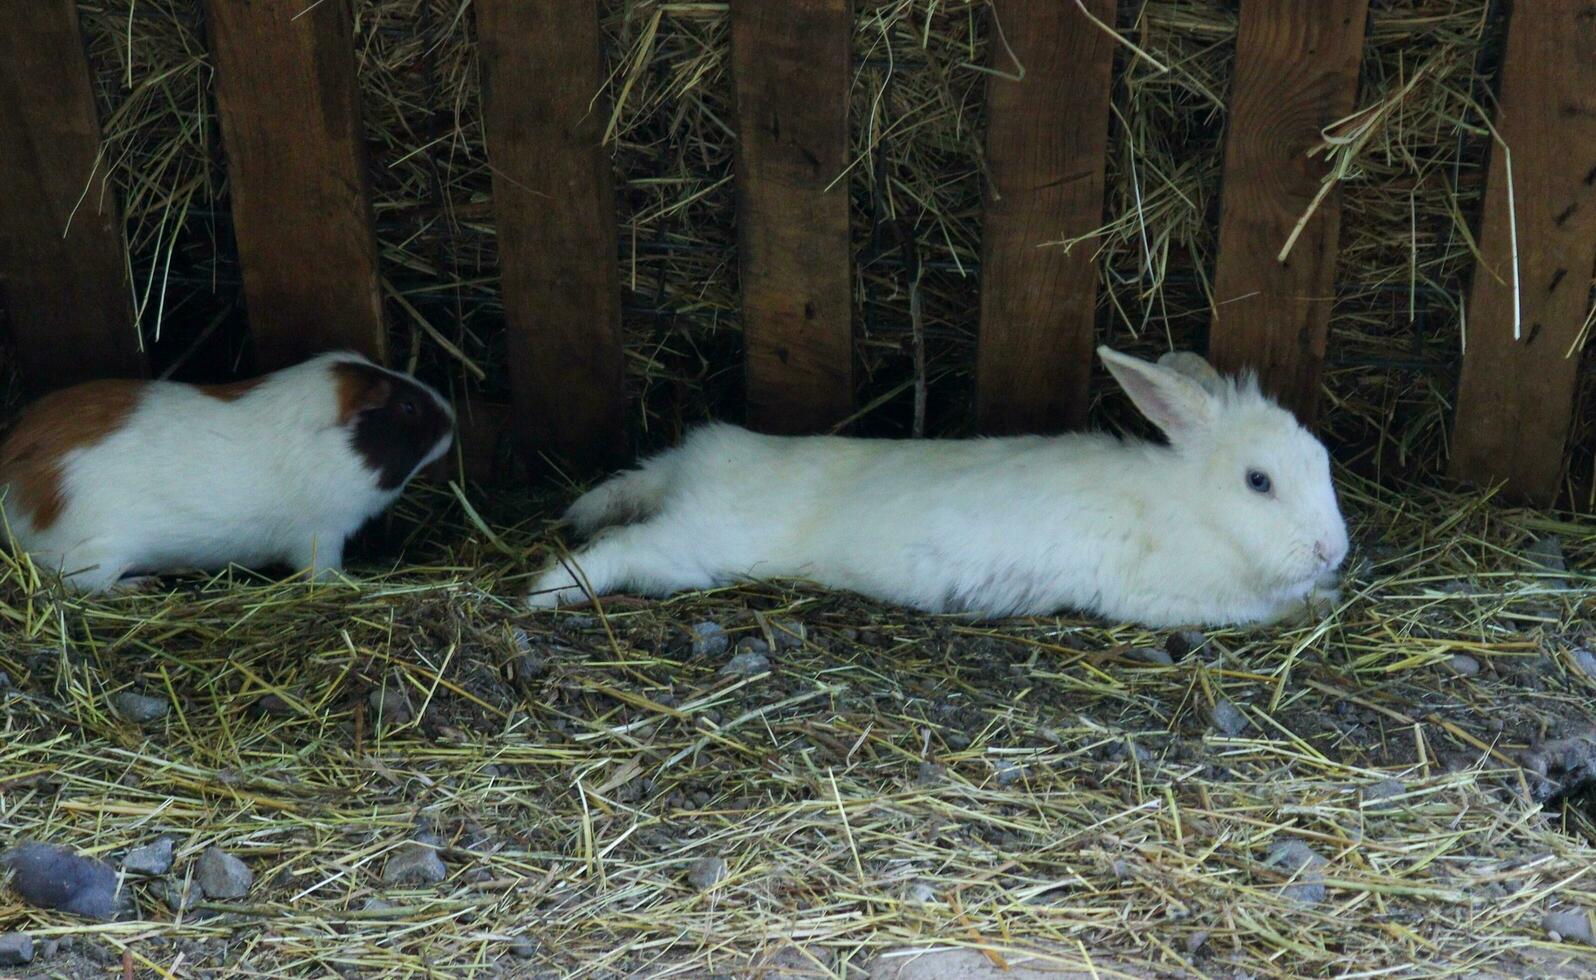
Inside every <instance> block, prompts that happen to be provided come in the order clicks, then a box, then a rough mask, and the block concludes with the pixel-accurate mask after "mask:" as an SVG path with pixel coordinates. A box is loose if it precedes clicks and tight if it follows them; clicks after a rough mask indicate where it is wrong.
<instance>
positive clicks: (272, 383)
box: [0, 353, 453, 591]
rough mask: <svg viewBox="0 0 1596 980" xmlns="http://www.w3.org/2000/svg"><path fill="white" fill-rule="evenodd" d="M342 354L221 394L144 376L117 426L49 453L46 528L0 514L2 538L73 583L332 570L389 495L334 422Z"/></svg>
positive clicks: (95, 586) (355, 358) (91, 585)
mask: <svg viewBox="0 0 1596 980" xmlns="http://www.w3.org/2000/svg"><path fill="white" fill-rule="evenodd" d="M351 361H352V362H363V361H364V359H363V358H361V357H360V356H359V355H355V354H347V353H335V354H324V355H322V356H320V357H316V358H313V359H311V360H309V361H306V362H304V363H302V364H299V365H296V366H294V367H291V368H287V369H284V370H281V371H278V372H276V373H274V374H271V375H269V376H267V378H266V379H265V380H264V381H263V382H262V383H261V384H260V385H258V386H257V387H255V388H254V389H252V390H250V391H248V392H247V393H245V394H244V395H243V396H242V397H239V398H238V399H236V400H234V401H223V400H220V399H217V398H213V397H211V396H209V395H206V394H203V393H202V392H200V391H199V390H198V389H196V388H194V387H192V386H189V385H185V384H177V383H172V382H161V381H155V382H150V383H148V384H147V385H145V386H143V387H142V391H141V394H140V395H139V397H138V402H137V405H136V407H135V408H134V409H133V411H132V413H131V415H130V416H129V417H128V419H127V420H126V423H125V424H124V425H123V426H122V427H121V428H119V429H117V430H116V431H115V432H112V433H111V434H110V435H109V436H107V437H106V438H104V439H103V440H101V441H100V442H98V443H95V444H93V445H90V446H86V447H84V448H81V449H77V450H74V451H72V452H69V453H67V454H66V455H65V456H64V457H63V458H62V467H61V472H62V477H63V479H62V486H63V491H64V493H63V497H64V499H65V501H66V506H65V508H64V509H63V510H62V512H61V514H60V517H59V518H58V519H57V520H56V521H55V523H54V524H53V525H52V526H51V527H49V528H47V529H45V530H43V531H39V530H36V529H35V528H34V527H33V525H32V523H31V522H30V521H29V519H28V517H27V515H26V513H25V512H24V511H23V510H22V509H20V508H17V507H9V508H4V515H5V518H6V521H7V526H8V527H9V528H10V530H11V534H12V537H13V543H14V545H16V546H18V547H20V548H22V549H23V550H25V551H27V552H29V553H30V555H31V557H32V559H33V561H34V562H35V563H36V564H38V565H40V566H43V567H45V568H48V569H49V570H51V571H57V572H60V573H61V574H62V575H63V576H64V578H65V579H66V581H67V583H68V584H69V585H70V586H72V587H74V588H77V589H83V590H87V591H98V590H102V589H105V588H108V587H110V586H112V585H115V584H116V582H117V580H118V579H120V578H121V577H122V576H123V575H125V574H127V573H130V572H160V571H169V570H173V569H181V568H200V569H214V568H221V567H225V566H227V565H228V564H239V565H245V566H259V565H266V564H270V563H273V562H279V561H281V562H286V563H287V564H289V565H290V566H292V567H294V568H297V569H309V570H311V571H312V572H313V573H314V574H316V575H317V576H318V577H325V576H326V575H327V573H329V572H331V571H334V570H337V569H338V568H340V567H341V566H342V563H343V549H344V542H345V540H346V539H347V538H348V537H349V536H350V535H351V534H353V533H354V532H355V531H357V530H359V529H360V527H361V526H362V525H363V524H364V523H365V522H366V521H367V520H369V519H370V518H372V517H374V516H376V515H377V514H378V513H380V512H381V511H382V510H383V509H384V508H385V507H387V506H388V505H389V504H390V503H392V502H393V501H394V499H396V498H397V497H398V496H399V493H400V490H392V491H385V490H382V489H380V488H379V487H378V486H377V476H376V474H375V473H373V472H372V471H371V470H370V469H369V468H368V467H367V466H366V465H365V463H364V461H363V460H362V459H361V458H360V457H359V456H358V455H357V454H356V452H355V451H354V449H353V448H352V446H351V443H350V435H351V431H350V428H349V427H347V426H341V425H339V424H338V411H339V406H338V395H337V390H336V387H335V383H334V379H333V376H332V374H331V373H330V369H331V368H332V366H333V365H334V364H336V363H339V362H351ZM411 380H413V379H411ZM422 387H425V386H422ZM429 390H430V389H429ZM432 394H433V397H434V398H435V399H437V401H438V404H439V405H441V406H442V407H443V408H444V410H445V411H446V412H449V414H450V416H451V417H452V414H453V413H452V411H450V409H449V406H448V404H447V403H446V402H444V401H443V399H442V398H440V397H439V396H438V395H437V394H436V393H435V392H433V393H432ZM448 446H449V439H448V438H445V439H444V440H443V441H442V442H441V443H440V444H439V445H438V446H437V447H435V448H434V450H433V451H432V453H431V455H430V456H429V457H428V458H427V460H426V461H425V462H424V463H423V464H422V465H423V466H424V465H426V463H430V462H432V461H433V460H435V459H437V458H438V457H440V456H441V455H442V454H443V453H444V451H445V450H447V449H448ZM420 468H421V467H420V466H418V467H417V468H416V469H417V470H419V469H420ZM410 475H411V476H414V475H415V474H414V472H412V473H411V474H410ZM3 489H4V488H0V490H3ZM400 489H401V490H402V487H401V488H400ZM0 503H3V501H0Z"/></svg>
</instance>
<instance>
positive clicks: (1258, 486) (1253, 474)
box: [1247, 470, 1274, 493]
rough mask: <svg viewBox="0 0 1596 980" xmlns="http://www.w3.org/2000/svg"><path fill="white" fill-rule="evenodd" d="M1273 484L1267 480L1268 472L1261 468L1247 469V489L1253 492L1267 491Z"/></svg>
mask: <svg viewBox="0 0 1596 980" xmlns="http://www.w3.org/2000/svg"><path fill="white" fill-rule="evenodd" d="M1273 487H1274V484H1273V483H1271V482H1270V481H1269V474H1268V473H1265V472H1264V471H1263V470H1248V471H1247V489H1249V490H1252V491H1253V492H1255V493H1268V492H1269V491H1270V489H1272V488H1273Z"/></svg>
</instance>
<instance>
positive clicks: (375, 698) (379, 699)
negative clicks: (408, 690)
mask: <svg viewBox="0 0 1596 980" xmlns="http://www.w3.org/2000/svg"><path fill="white" fill-rule="evenodd" d="M366 701H367V703H368V704H370V705H371V710H372V711H373V712H375V713H376V715H377V718H378V720H379V721H380V722H381V723H382V724H384V725H403V724H404V723H405V722H407V721H409V720H410V719H412V718H414V717H415V712H414V710H413V709H411V707H410V698H409V697H408V696H407V695H406V694H405V689H404V682H403V681H401V680H399V679H398V678H392V677H390V678H389V679H388V682H387V683H386V684H384V685H383V686H382V687H378V688H373V689H372V692H371V694H370V695H368V696H367V697H366Z"/></svg>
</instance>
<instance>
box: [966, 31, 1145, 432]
mask: <svg viewBox="0 0 1596 980" xmlns="http://www.w3.org/2000/svg"><path fill="white" fill-rule="evenodd" d="M1114 8H1115V4H1114V0H1090V2H1089V3H1088V4H1087V9H1089V10H1090V11H1091V13H1092V15H1093V16H1095V17H1097V18H1098V19H1100V20H1102V21H1103V22H1104V23H1108V24H1112V23H1113V22H1114ZM993 13H994V16H996V17H997V19H998V23H999V24H1001V25H1002V26H1003V29H1004V36H1005V37H1006V38H1008V41H1009V44H1010V46H1012V48H1013V49H1014V56H1015V57H1016V58H1018V60H1019V63H1020V64H1021V65H1022V66H1023V67H1024V77H1023V79H1021V80H1019V81H1015V80H1012V79H1010V78H1005V77H1002V76H1001V75H994V76H992V77H991V78H990V79H988V81H987V135H986V165H987V176H988V185H987V188H986V202H985V215H984V218H983V223H982V230H981V326H980V335H979V342H978V344H977V354H976V416H977V421H978V423H979V425H980V428H981V431H982V432H985V433H989V434H992V435H1007V434H1012V433H1022V432H1051V431H1056V430H1058V429H1061V428H1069V427H1076V426H1079V425H1081V424H1083V423H1084V422H1085V421H1086V407H1087V383H1088V381H1089V380H1090V378H1091V368H1092V351H1093V348H1094V344H1093V340H1094V337H1095V336H1096V323H1097V316H1096V313H1097V263H1096V262H1095V261H1094V259H1093V251H1094V249H1095V245H1094V243H1093V242H1092V241H1086V242H1081V243H1079V244H1077V245H1076V246H1075V247H1074V248H1072V249H1071V250H1070V251H1068V252H1066V251H1065V250H1064V249H1063V248H1062V247H1059V246H1047V245H1045V244H1044V243H1046V242H1056V241H1060V240H1062V239H1068V238H1074V237H1077V236H1082V235H1088V234H1090V233H1091V232H1092V231H1093V230H1095V229H1097V228H1098V227H1100V226H1101V225H1102V223H1103V166H1104V161H1105V158H1106V156H1107V153H1108V122H1109V96H1110V91H1111V89H1110V86H1111V75H1112V70H1113V66H1114V40H1113V38H1111V37H1110V36H1109V35H1108V34H1107V33H1106V32H1104V31H1103V30H1101V29H1100V28H1098V27H1097V26H1095V25H1093V24H1092V23H1091V22H1090V20H1088V18H1087V17H1086V15H1085V14H1084V13H1082V12H1081V9H1080V8H1079V7H1077V6H1076V5H1075V4H1074V3H1067V2H1066V3H1060V2H1058V0H997V2H996V3H995V4H994V5H993ZM993 48H994V53H993V59H994V61H993V65H992V67H993V68H994V70H996V71H1001V72H1008V73H1012V72H1013V71H1014V64H1013V59H1011V58H1010V57H1009V54H1008V52H1006V51H1004V50H1003V47H1002V45H993Z"/></svg>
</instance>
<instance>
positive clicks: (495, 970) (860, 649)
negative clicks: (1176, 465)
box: [0, 493, 1596, 980]
mask: <svg viewBox="0 0 1596 980" xmlns="http://www.w3.org/2000/svg"><path fill="white" fill-rule="evenodd" d="M1397 502H1398V501H1397V498H1394V497H1390V498H1384V497H1368V498H1365V499H1363V500H1361V501H1360V502H1359V506H1358V507H1356V508H1355V510H1356V512H1357V513H1358V514H1359V520H1358V522H1357V523H1358V527H1357V533H1356V538H1357V547H1356V551H1355V555H1354V559H1353V566H1352V569H1351V572H1350V575H1349V588H1348V597H1347V600H1346V602H1345V603H1344V605H1343V606H1342V607H1341V608H1340V609H1338V610H1337V611H1336V612H1335V613H1334V614H1333V615H1332V616H1330V617H1329V618H1328V619H1326V620H1324V621H1323V622H1320V623H1316V624H1313V625H1310V626H1306V627H1303V628H1300V629H1291V630H1255V631H1211V632H1209V633H1207V634H1196V633H1191V632H1181V631H1176V632H1147V631H1142V630H1138V629H1135V628H1129V627H1114V626H1109V625H1105V624H1101V623H1094V622H1090V621H1087V620H1082V619H1076V618H1070V617H1061V618H1053V619H1046V620H1027V621H1016V622H1007V623H997V624H972V623H966V622H961V621H957V620H952V619H942V618H934V617H926V616H922V615H918V614H913V613H909V612H905V611H903V610H899V609H893V608H889V607H883V606H880V605H876V604H873V603H868V602H864V601H861V600H859V599H857V598H855V597H851V596H846V595H838V594H833V593H825V592H820V591H813V590H805V589H802V588H789V587H785V586H774V585H770V586H766V585H760V586H747V587H742V588H735V589H727V590H723V591H720V592H717V593H712V594H707V595H696V596H686V597H682V598H680V599H677V600H673V601H671V602H665V603H656V602H644V601H638V600H626V599H618V600H615V601H612V602H609V603H606V604H605V606H604V608H603V609H602V610H594V609H587V610H571V611H566V612H561V613H558V614H550V613H537V614H533V613H528V612H524V611H522V610H521V609H519V608H518V606H517V604H516V603H515V601H514V599H515V597H516V596H517V595H518V594H519V590H520V589H522V588H524V585H525V582H526V581H527V579H528V578H529V577H530V575H531V573H532V572H534V571H535V570H536V569H537V568H538V567H539V565H540V564H541V563H542V562H543V561H544V560H546V556H547V554H548V551H547V548H548V546H549V545H550V543H551V542H552V541H553V540H554V539H553V538H551V537H550V536H549V535H548V534H547V533H546V532H545V530H544V524H543V523H541V522H529V521H526V520H525V519H524V517H523V518H517V517H516V516H515V515H516V514H517V513H523V512H522V511H519V510H518V509H517V508H516V507H509V506H507V507H506V508H505V510H504V512H503V513H494V512H490V513H488V514H487V515H486V516H485V518H483V523H481V524H478V523H477V522H476V521H474V520H472V519H470V518H469V517H468V515H465V514H464V513H463V511H462V510H460V509H459V508H458V507H456V506H454V505H453V504H451V502H450V498H447V497H446V496H428V495H427V494H426V493H423V494H420V495H418V496H417V497H415V498H412V499H411V500H409V501H407V503H406V507H405V509H404V510H403V511H402V513H401V514H400V516H399V517H398V518H397V519H396V520H395V521H394V522H393V523H392V524H391V525H390V532H391V537H390V540H389V541H388V546H389V547H386V548H385V547H384V546H383V545H381V544H380V543H379V545H377V546H375V547H373V548H368V550H367V554H366V558H365V564H364V565H363V566H358V565H357V566H356V568H355V571H356V572H357V573H358V577H357V579H355V580H354V581H353V582H352V584H348V585H343V584H340V585H331V586H309V585H305V584H302V583H280V582H275V581H272V580H269V579H265V578H257V577H253V576H246V575H243V574H242V573H239V574H238V575H236V576H224V577H221V578H217V579H213V580H205V579H197V578H190V579H180V580H174V581H173V582H171V583H168V584H167V585H166V586H164V587H163V588H162V589H161V590H158V591H156V592H153V593H148V594H140V595H131V596H118V597H112V598H108V599H103V600H80V599H75V598H62V597H59V596H56V595H55V594H53V593H52V592H50V591H49V590H47V589H40V588H36V587H35V586H34V584H33V583H30V582H29V581H27V580H26V578H25V574H26V570H25V569H21V568H18V567H15V566H11V567H8V568H6V569H5V570H4V574H3V576H0V643H3V646H0V671H3V672H4V677H3V679H0V725H3V729H0V730H3V732H4V736H3V741H0V846H4V845H10V844H13V843H15V842H17V841H21V840H25V839H28V840H41V841H47V842H50V843H53V844H58V845H62V846H65V847H68V848H71V849H74V850H76V851H79V852H82V853H84V854H88V855H91V856H94V857H98V858H102V859H104V860H106V861H107V862H109V863H110V864H111V865H112V866H113V867H120V865H121V862H122V860H123V859H124V857H125V856H126V854H127V852H128V850H129V849H131V848H136V847H141V846H146V845H150V844H152V843H155V842H158V841H160V840H161V839H162V838H165V839H168V840H170V841H171V842H172V844H173V857H172V863H171V868H170V869H169V870H166V871H164V872H161V873H157V874H154V875H151V876H136V875H132V874H128V873H125V872H124V874H123V876H122V887H123V888H124V890H125V891H126V892H127V893H129V894H130V895H131V897H132V900H133V902H134V904H135V906H136V910H135V911H133V912H131V913H130V914H128V915H127V916H125V917H123V918H119V919H116V920H114V921H108V922H96V921H89V920H85V919H82V918H79V917H75V916H72V915H69V914H66V913H63V912H59V911H51V910H43V909H39V908H36V907H33V906H32V905H29V904H28V903H26V902H24V901H23V900H22V899H21V897H20V896H19V895H18V893H17V891H16V890H15V889H14V888H13V889H9V890H7V891H5V892H3V893H0V933H26V934H28V935H29V936H30V937H31V938H32V939H33V942H34V946H35V953H34V957H33V959H32V961H31V962H29V963H26V964H17V965H12V966H6V967H0V976H13V975H14V976H24V977H33V976H37V977H45V976H63V977H84V976H126V975H132V976H137V977H144V976H149V977H157V976H183V977H190V976H227V975H238V974H242V973H254V974H259V975H264V976H294V977H299V976H306V977H309V976H329V975H340V976H390V975H391V976H441V975H447V976H475V977H495V976H567V975H572V976H595V977H610V976H666V975H678V976H758V975H769V976H777V975H781V976H797V975H811V976H839V977H867V976H868V977H880V978H888V977H891V978H901V980H945V978H954V977H970V978H975V977H987V976H1008V977H1027V976H1071V977H1073V976H1082V977H1085V976H1132V977H1145V976H1212V977H1262V976H1280V977H1285V976H1350V975H1367V974H1373V973H1386V974H1390V975H1397V976H1420V975H1423V976H1433V975H1438V974H1445V975H1454V976H1515V975H1525V974H1534V975H1542V974H1563V975H1578V974H1582V973H1583V972H1584V971H1587V970H1593V969H1596V949H1593V948H1592V946H1591V945H1590V944H1589V940H1590V932H1589V923H1588V920H1586V924H1585V930H1586V931H1585V932H1584V934H1583V938H1584V940H1586V941H1584V942H1582V941H1581V935H1580V932H1579V925H1578V920H1579V919H1580V917H1581V916H1582V915H1586V914H1589V912H1590V911H1591V910H1593V909H1596V893H1593V891H1592V887H1591V883H1590V881H1589V880H1588V876H1589V873H1590V870H1591V867H1592V860H1591V858H1592V853H1593V852H1592V851H1591V842H1592V840H1593V838H1596V811H1593V810H1592V808H1591V807H1590V800H1589V799H1588V798H1587V796H1586V794H1587V791H1588V789H1589V786H1590V785H1591V784H1592V774H1593V773H1596V734H1593V733H1596V719H1593V717H1592V712H1591V710H1590V699H1591V694H1592V692H1593V691H1596V655H1593V653H1592V651H1593V650H1596V626H1593V616H1596V594H1593V585H1596V578H1593V577H1592V567H1593V564H1596V548H1593V541H1596V529H1593V528H1592V527H1591V526H1590V524H1589V522H1586V521H1583V520H1580V519H1573V518H1568V517H1566V516H1558V515H1549V514H1543V513H1537V512H1530V511H1509V510H1506V509H1502V508H1497V507H1494V506H1492V505H1490V504H1489V503H1487V502H1485V501H1483V500H1479V499H1476V498H1467V499H1461V498H1450V497H1442V496H1437V497H1435V498H1434V499H1432V500H1429V501H1424V500H1419V501H1417V502H1415V501H1414V500H1413V498H1411V497H1409V498H1408V499H1407V500H1406V501H1405V502H1403V506H1396V503H1397ZM543 512H545V513H547V512H548V511H547V510H546V509H545V510H544V511H543ZM1439 515H1452V516H1451V517H1450V518H1443V517H1441V516H1439ZM518 520H519V523H517V521H518ZM1438 528H1439V530H1438ZM1548 539H1551V540H1553V541H1554V542H1555V547H1556V549H1557V554H1556V555H1555V556H1554V557H1556V558H1557V559H1559V560H1560V561H1561V563H1562V567H1561V568H1554V567H1552V565H1550V564H1548V562H1550V561H1551V559H1550V558H1548V557H1547V555H1548V554H1549V552H1548V551H1547V546H1546V545H1545V542H1546V541H1547V540H1548ZM400 544H403V545H405V546H406V553H407V554H408V555H410V556H411V561H412V562H413V564H411V565H408V566H406V567H404V568H403V569H402V570H400V571H397V572H395V573H393V574H389V575H384V574H381V573H382V571H383V563H384V562H385V561H387V560H388V556H389V555H390V554H391V553H392V552H391V548H392V547H397V546H398V545H400ZM1537 556H1539V557H1537ZM706 624H712V625H706ZM129 694H136V695H139V696H141V697H142V698H145V699H150V701H149V702H148V704H149V705H154V706H155V707H151V708H150V710H151V711H156V710H158V711H159V713H158V714H156V715H154V716H153V717H149V718H147V719H146V720H142V721H139V720H133V719H134V716H135V715H136V714H137V712H136V711H135V709H136V708H138V706H139V705H141V704H146V702H141V701H130V700H128V699H127V697H126V695H129ZM213 847H214V848H218V849H220V850H221V851H223V852H225V853H226V854H229V855H232V856H234V857H236V858H238V859H239V860H241V861H242V862H243V864H244V866H245V867H247V868H248V870H249V873H250V874H251V875H252V879H253V880H252V882H251V883H250V884H249V886H248V887H247V890H246V893H245V894H243V895H241V896H240V897H231V898H225V897H224V898H217V897H203V898H201V897H199V896H197V895H196V894H195V893H194V891H193V889H192V885H193V883H194V882H196V881H199V880H200V877H201V868H202V866H203V863H204V855H205V854H206V853H207V852H208V851H209V850H210V849H212V848H213ZM185 887H188V889H189V891H188V896H189V898H188V904H186V905H185V903H184V900H183V895H184V888H185ZM1559 916H1561V918H1559ZM1005 970H1007V972H1005ZM1026 971H1030V972H1026Z"/></svg>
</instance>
